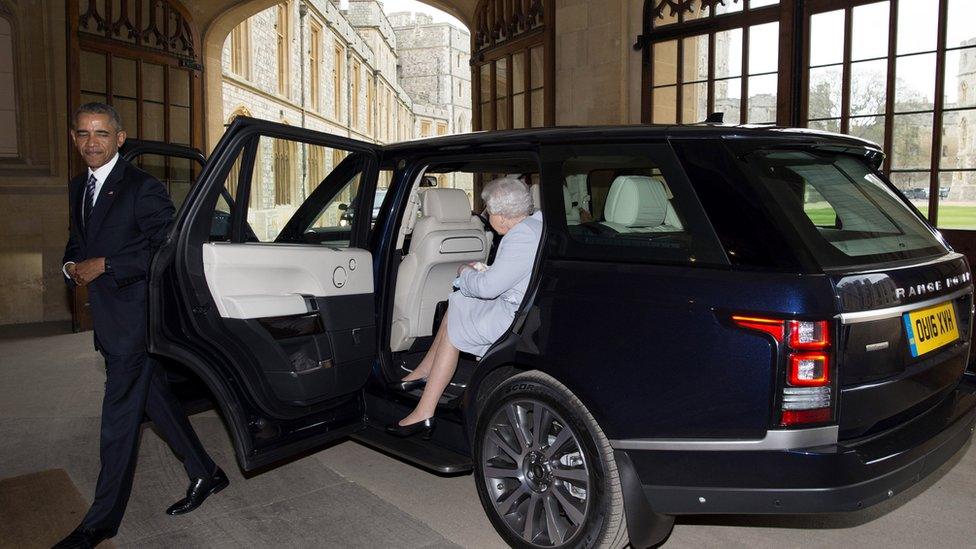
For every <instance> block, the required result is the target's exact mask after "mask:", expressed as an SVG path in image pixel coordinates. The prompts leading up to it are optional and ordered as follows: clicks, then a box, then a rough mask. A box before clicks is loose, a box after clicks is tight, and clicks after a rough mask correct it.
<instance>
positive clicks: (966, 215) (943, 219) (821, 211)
mask: <svg viewBox="0 0 976 549" xmlns="http://www.w3.org/2000/svg"><path fill="white" fill-rule="evenodd" d="M912 203H913V204H915V207H916V208H918V209H919V211H920V212H922V215H928V209H929V206H928V203H918V202H912ZM806 212H807V215H808V216H809V217H810V220H811V221H813V223H814V225H820V226H828V227H832V226H833V225H834V210H833V208H831V207H830V206H827V207H819V208H810V207H807V208H806ZM939 228H940V229H965V230H976V206H953V205H949V204H944V205H941V206H939Z"/></svg>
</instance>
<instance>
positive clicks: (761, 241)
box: [671, 138, 832, 271]
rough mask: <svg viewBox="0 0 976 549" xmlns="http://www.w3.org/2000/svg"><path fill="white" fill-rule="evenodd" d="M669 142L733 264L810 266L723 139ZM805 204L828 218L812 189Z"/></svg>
mask: <svg viewBox="0 0 976 549" xmlns="http://www.w3.org/2000/svg"><path fill="white" fill-rule="evenodd" d="M671 143H672V146H673V147H674V149H675V151H676V152H677V154H678V157H679V159H680V160H681V164H682V167H683V168H684V172H685V173H686V174H687V175H688V179H689V180H690V181H691V184H692V186H693V187H694V188H695V194H696V195H697V196H698V199H699V200H700V201H701V204H702V206H703V207H704V209H705V212H706V214H707V215H708V219H709V221H710V222H711V225H712V228H713V229H714V230H715V233H716V234H717V235H718V238H719V240H720V241H721V243H722V247H723V249H724V250H725V253H726V257H727V258H728V261H729V262H730V263H731V264H732V265H736V266H739V267H745V268H757V269H763V270H770V269H773V270H777V271H797V270H804V269H806V268H812V263H813V261H812V260H808V258H806V256H805V255H804V251H805V250H804V247H803V246H802V243H801V242H799V240H798V239H796V238H792V235H793V233H792V232H791V231H786V232H784V231H783V230H782V228H781V227H779V226H777V225H776V223H774V221H773V219H772V218H771V216H770V214H769V212H768V209H767V208H766V205H765V202H764V200H763V199H762V197H761V196H760V193H759V190H758V189H756V188H755V187H754V186H753V185H750V184H749V183H748V181H746V180H745V176H744V175H743V174H742V172H741V168H740V162H739V161H738V160H737V159H736V157H735V156H733V155H732V154H729V152H728V151H727V150H726V147H725V145H724V144H723V141H722V140H721V139H700V138H695V139H686V140H683V139H675V140H672V142H671ZM804 209H805V211H806V212H807V214H808V215H809V216H810V218H811V219H814V220H817V221H823V222H825V223H831V222H832V221H831V220H830V214H829V212H825V211H824V209H823V206H822V205H821V201H820V200H819V196H818V195H817V194H816V193H815V190H813V191H811V192H810V193H809V194H808V195H807V196H806V197H805V201H804Z"/></svg>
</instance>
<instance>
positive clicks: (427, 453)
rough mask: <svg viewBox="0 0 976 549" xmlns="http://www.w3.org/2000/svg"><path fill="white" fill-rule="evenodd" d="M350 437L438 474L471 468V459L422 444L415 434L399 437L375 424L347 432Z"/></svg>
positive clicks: (455, 472)
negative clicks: (413, 435)
mask: <svg viewBox="0 0 976 549" xmlns="http://www.w3.org/2000/svg"><path fill="white" fill-rule="evenodd" d="M351 438H352V439H353V440H356V441H359V442H361V443H363V444H365V445H367V446H371V447H372V448H375V449H377V450H380V451H382V452H386V453H388V454H392V455H393V456H395V457H398V458H400V459H402V460H404V461H409V462H410V463H412V464H414V465H417V466H419V467H422V468H424V469H427V470H428V471H433V472H435V473H440V474H442V475H456V474H459V473H468V472H471V470H472V469H474V463H472V462H471V458H469V457H467V456H464V455H461V454H459V453H457V452H452V451H451V450H448V449H446V448H441V447H440V446H436V445H434V444H431V443H429V442H428V443H425V442H423V441H422V440H420V439H419V438H416V437H414V438H401V437H397V436H393V435H390V434H387V433H386V432H384V431H383V430H381V429H378V428H376V427H367V428H366V429H364V430H362V431H359V432H357V433H354V434H353V435H351Z"/></svg>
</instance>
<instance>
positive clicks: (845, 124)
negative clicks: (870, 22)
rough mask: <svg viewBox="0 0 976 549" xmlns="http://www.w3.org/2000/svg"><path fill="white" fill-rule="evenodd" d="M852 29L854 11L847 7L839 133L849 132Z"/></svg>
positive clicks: (845, 13)
mask: <svg viewBox="0 0 976 549" xmlns="http://www.w3.org/2000/svg"><path fill="white" fill-rule="evenodd" d="M853 28H854V11H853V9H852V8H851V7H850V6H848V7H847V9H845V10H844V58H843V65H842V69H841V74H842V76H841V92H840V93H841V97H840V133H845V134H846V133H850V131H851V55H852V54H851V50H852V49H853V39H852V37H851V34H852V30H853Z"/></svg>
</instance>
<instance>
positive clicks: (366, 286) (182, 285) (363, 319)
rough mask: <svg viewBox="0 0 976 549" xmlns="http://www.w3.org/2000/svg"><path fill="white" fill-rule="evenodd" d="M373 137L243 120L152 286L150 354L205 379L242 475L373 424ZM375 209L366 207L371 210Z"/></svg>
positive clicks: (211, 165)
mask: <svg viewBox="0 0 976 549" xmlns="http://www.w3.org/2000/svg"><path fill="white" fill-rule="evenodd" d="M378 164H379V148H378V147H377V146H375V145H372V144H369V143H364V142H360V141H355V140H352V139H346V138H342V137H337V136H332V135H328V134H324V133H319V132H315V131H312V130H308V129H303V128H296V127H293V126H288V125H285V124H275V123H272V122H267V121H262V120H255V119H250V118H244V117H239V118H237V119H236V120H235V121H234V123H232V124H231V126H230V127H229V128H228V130H227V132H226V133H225V135H224V137H223V138H222V139H221V141H220V142H219V143H218V145H217V147H216V148H215V150H214V152H213V154H212V156H211V158H210V161H209V162H208V163H207V164H206V166H205V167H204V169H203V172H202V173H201V175H200V177H199V179H198V180H197V183H196V184H195V185H193V186H192V187H191V188H190V189H189V193H188V195H187V197H186V201H185V204H184V206H183V207H182V208H181V209H180V210H179V213H178V214H177V219H176V223H175V226H174V229H173V231H172V233H171V237H170V239H169V241H168V242H167V243H166V244H165V245H164V246H163V247H162V248H161V249H160V251H159V253H158V254H157V256H156V259H155V262H154V264H153V268H152V277H151V280H150V351H151V352H154V353H156V354H159V355H162V356H165V357H168V358H170V359H173V360H177V361H179V362H181V363H183V364H184V365H186V366H187V367H188V368H189V369H191V370H192V371H193V372H194V373H195V374H196V375H197V376H198V377H200V378H201V379H202V380H203V382H204V383H205V384H206V385H207V387H208V388H209V390H210V392H211V393H212V394H213V396H214V398H215V400H216V401H217V402H218V403H219V405H220V409H221V411H222V413H223V416H224V418H225V419H226V421H227V423H228V427H229V428H230V429H231V435H232V438H233V440H234V444H235V449H236V451H237V456H238V462H239V463H240V465H241V467H242V468H243V469H245V470H250V469H254V468H256V467H260V466H262V465H265V464H268V463H271V462H273V461H276V460H279V459H282V458H286V457H289V456H293V455H295V454H297V453H299V452H301V451H303V450H305V449H307V448H310V447H313V446H317V445H320V444H322V443H324V442H327V441H330V440H333V439H335V438H338V437H342V436H345V435H347V434H349V433H351V432H354V431H356V430H359V429H360V428H362V427H363V426H364V424H365V405H364V398H363V391H362V389H363V386H364V385H365V383H366V380H367V379H368V377H369V374H370V371H371V369H372V367H373V363H374V362H375V359H376V333H375V332H376V326H375V314H374V309H375V305H374V293H373V267H372V257H371V254H370V252H369V251H368V249H367V240H368V237H369V230H370V217H371V216H369V215H350V212H352V211H355V209H356V206H357V205H358V204H360V203H362V204H366V205H367V206H365V208H368V207H369V206H371V205H372V203H373V194H374V193H375V188H376V178H377V169H378ZM364 211H368V210H364Z"/></svg>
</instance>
